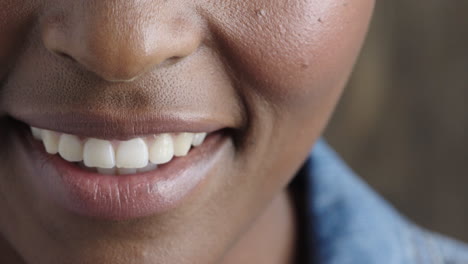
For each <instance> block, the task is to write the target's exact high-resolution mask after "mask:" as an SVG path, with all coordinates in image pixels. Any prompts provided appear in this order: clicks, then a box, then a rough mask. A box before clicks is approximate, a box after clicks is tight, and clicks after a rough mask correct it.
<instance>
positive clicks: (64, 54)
mask: <svg viewBox="0 0 468 264" xmlns="http://www.w3.org/2000/svg"><path fill="white" fill-rule="evenodd" d="M54 53H55V54H57V55H58V56H59V57H62V58H64V59H67V60H71V61H73V62H76V60H75V59H74V58H73V57H72V56H70V55H68V54H67V53H65V52H63V51H55V52H54Z"/></svg>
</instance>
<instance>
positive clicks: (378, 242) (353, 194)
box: [292, 140, 468, 264]
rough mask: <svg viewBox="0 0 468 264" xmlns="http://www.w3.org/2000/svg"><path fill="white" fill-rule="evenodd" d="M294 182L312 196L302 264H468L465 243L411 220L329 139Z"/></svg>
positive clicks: (307, 203)
mask: <svg viewBox="0 0 468 264" xmlns="http://www.w3.org/2000/svg"><path fill="white" fill-rule="evenodd" d="M294 181H295V182H294V183H293V184H292V185H295V186H293V188H295V189H296V190H295V191H298V190H299V191H300V190H302V191H303V192H304V194H305V197H306V201H305V203H303V207H302V208H301V210H303V212H302V213H303V215H304V217H305V223H306V224H305V225H303V228H302V231H301V232H303V234H302V235H303V236H302V237H303V238H304V241H303V244H304V245H305V248H306V250H303V253H304V254H305V255H304V256H303V258H302V259H303V260H304V262H301V263H311V264H312V263H315V264H387V263H388V264H407V263H411V264H413V263H416V264H417V263H421V264H439V263H468V250H466V248H465V247H464V246H462V245H461V244H458V243H457V242H454V241H452V240H448V239H445V238H442V237H439V236H438V235H434V234H431V233H428V232H426V231H423V230H422V229H420V228H418V227H416V226H414V225H413V224H411V223H410V222H409V221H408V220H407V219H405V218H404V217H402V216H401V215H400V214H398V213H397V212H396V211H395V210H394V209H393V208H392V207H391V206H390V205H389V204H388V203H387V202H385V201H384V200H383V199H382V198H380V197H379V196H378V195H377V194H376V193H375V192H374V191H373V190H372V189H371V188H369V186H368V185H366V184H365V183H364V182H363V181H362V180H360V179H359V178H358V177H357V176H356V175H355V174H354V172H353V171H352V170H350V169H349V168H348V167H347V166H346V165H345V164H344V163H343V162H342V161H341V159H340V158H339V157H338V155H337V154H336V153H335V152H334V151H333V150H332V149H330V148H329V147H328V145H327V144H326V143H325V142H324V141H323V140H321V141H319V142H318V143H317V144H316V145H315V147H314V149H313V151H312V153H311V156H310V158H309V159H308V161H307V162H306V163H305V165H304V167H303V168H302V169H301V171H300V172H299V173H298V175H297V177H296V179H295V180H294ZM305 259H307V261H305ZM461 259H463V260H461ZM446 260H453V262H446ZM458 260H461V261H463V262H461V261H460V262H459V261H458ZM464 261H467V262H464Z"/></svg>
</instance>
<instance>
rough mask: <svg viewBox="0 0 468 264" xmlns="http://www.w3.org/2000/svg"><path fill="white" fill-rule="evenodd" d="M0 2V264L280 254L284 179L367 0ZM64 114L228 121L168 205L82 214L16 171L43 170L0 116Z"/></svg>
mask: <svg viewBox="0 0 468 264" xmlns="http://www.w3.org/2000/svg"><path fill="white" fill-rule="evenodd" d="M0 3H1V7H2V8H1V9H0V80H1V83H0V85H1V87H0V115H1V116H2V120H4V121H1V122H2V123H0V127H1V129H2V131H1V134H2V136H3V138H4V139H5V141H4V142H6V143H5V145H4V146H3V147H2V148H1V156H2V159H1V162H2V164H0V210H1V213H0V241H1V242H0V263H13V264H15V263H34V264H48V263H80V264H81V263H116V264H119V263H177V264H184V263H187V264H188V263H190V264H193V263H203V264H205V263H222V264H231V263H247V264H248V263H278V264H279V263H291V261H292V259H293V258H294V246H295V245H294V241H295V238H296V236H297V234H296V232H295V230H297V227H296V226H295V216H294V210H293V205H292V203H291V201H290V198H289V194H288V191H287V188H286V186H287V184H288V183H289V182H290V181H291V179H292V177H293V176H294V174H295V172H296V171H297V170H298V168H299V167H300V165H301V164H302V162H303V161H304V159H305V158H306V157H307V155H308V151H309V149H310V147H311V146H312V145H313V143H314V142H315V141H316V140H317V138H318V137H319V136H320V134H321V132H322V131H323V129H324V127H325V125H326V123H327V121H328V119H329V117H330V115H331V113H332V111H333V108H334V106H335V104H336V102H337V100H338V98H339V95H340V94H341V91H342V88H343V87H344V85H345V83H346V80H347V79H348V76H349V74H350V72H351V69H352V65H353V63H354V62H355V59H356V57H357V54H358V52H359V49H360V47H361V45H362V41H363V39H364V36H365V32H366V30H367V26H368V22H369V20H370V16H371V13H372V8H373V5H374V1H373V0H355V1H347V0H291V1H287V0H224V1H214V0H195V1H194V0H174V1H159V0H157V1H154V0H151V1H150V0H143V1H135V0H0ZM5 7H6V8H5ZM64 112H66V113H76V112H79V113H83V114H92V113H94V114H96V113H98V114H101V115H103V116H107V117H109V118H114V119H115V118H117V120H122V122H121V123H120V126H119V128H118V129H120V130H121V131H124V132H125V131H128V130H131V129H134V128H135V123H132V122H133V121H132V120H135V119H136V118H137V117H139V116H140V117H141V116H144V115H145V114H147V113H154V112H157V113H161V115H171V114H176V115H178V116H181V117H186V118H187V119H189V118H193V117H195V118H199V119H204V120H210V122H217V123H218V124H222V125H223V126H225V127H226V128H229V131H231V134H230V140H231V141H232V144H231V145H230V147H229V150H228V151H227V152H226V153H224V158H223V159H222V161H221V162H219V164H217V165H216V166H215V167H214V168H213V169H212V170H211V171H210V172H209V174H210V175H209V177H208V180H207V181H206V182H204V183H203V184H202V186H200V188H198V189H197V191H196V192H194V193H193V194H191V197H190V199H186V200H185V201H184V202H183V203H181V204H180V205H178V206H177V207H176V208H172V209H170V210H168V211H167V212H164V213H161V214H157V215H152V216H149V217H144V218H141V219H133V220H129V221H105V220H99V219H92V218H87V217H82V216H79V215H76V214H74V213H72V212H68V211H67V210H65V209H63V208H61V207H60V206H58V205H56V204H55V203H51V202H50V201H49V200H48V198H47V197H46V196H44V195H43V192H41V190H40V189H38V188H37V186H36V185H34V184H32V180H31V179H32V177H41V173H43V172H42V171H41V169H40V168H39V167H37V166H36V164H34V162H28V161H29V160H28V157H29V156H28V149H26V148H25V147H24V146H23V145H22V144H21V143H20V142H21V134H20V133H16V130H15V126H14V125H12V122H11V121H10V120H11V118H13V119H15V120H19V121H21V122H24V123H26V124H29V125H34V126H38V127H44V124H45V121H44V120H46V119H47V118H48V117H49V116H50V115H52V114H54V113H64ZM41 125H42V126H41ZM58 126H60V125H58ZM44 128H47V127H44ZM58 128H59V129H60V130H63V132H69V131H66V130H67V127H58ZM58 128H55V129H56V130H57V129H58ZM2 258H3V259H2Z"/></svg>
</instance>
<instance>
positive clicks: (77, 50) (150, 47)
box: [41, 0, 202, 81]
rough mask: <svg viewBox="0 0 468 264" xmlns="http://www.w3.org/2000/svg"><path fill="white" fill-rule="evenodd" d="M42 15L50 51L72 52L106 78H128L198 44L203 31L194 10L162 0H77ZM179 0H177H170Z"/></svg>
mask: <svg viewBox="0 0 468 264" xmlns="http://www.w3.org/2000/svg"><path fill="white" fill-rule="evenodd" d="M59 2H62V3H67V4H66V5H65V4H63V6H62V7H61V8H56V9H55V10H59V11H54V12H52V11H51V12H49V14H48V15H47V16H46V17H45V19H43V20H42V21H43V23H42V25H41V36H42V41H43V43H44V46H45V47H46V48H47V49H48V50H49V51H50V52H52V53H54V54H57V55H60V56H62V57H66V58H71V59H72V60H73V61H75V63H77V64H79V65H81V66H82V67H84V68H85V69H86V70H88V71H91V72H93V73H94V74H96V75H98V76H99V77H101V78H102V79H105V80H107V81H129V80H133V79H135V78H137V77H138V76H140V75H142V74H143V73H145V72H147V71H149V70H150V69H152V68H154V67H157V66H160V65H161V64H163V63H164V62H167V61H177V60H180V59H182V58H184V57H187V56H189V55H190V54H192V53H193V52H194V51H196V50H197V48H198V47H199V45H200V43H201V39H202V36H201V35H202V34H201V30H200V27H197V25H199V23H196V22H195V20H196V19H197V18H196V15H195V12H193V13H191V12H189V10H181V9H182V8H184V7H183V5H180V4H179V5H175V6H170V5H168V4H167V3H166V4H163V3H164V2H167V1H163V0H161V1H158V0H156V1H155V0H101V1H92V0H74V1H59ZM170 2H177V1H170Z"/></svg>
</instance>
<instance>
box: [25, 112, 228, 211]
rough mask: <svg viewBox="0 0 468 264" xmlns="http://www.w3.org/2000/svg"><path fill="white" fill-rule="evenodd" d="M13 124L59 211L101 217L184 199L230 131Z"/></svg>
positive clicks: (37, 179)
mask: <svg viewBox="0 0 468 264" xmlns="http://www.w3.org/2000/svg"><path fill="white" fill-rule="evenodd" d="M18 122H19V121H18ZM19 123H20V124H21V125H20V126H19V127H22V133H20V134H21V135H22V141H23V142H24V143H25V144H23V146H24V150H25V151H24V154H25V155H23V156H24V157H25V158H26V159H30V162H31V164H33V169H34V173H31V174H35V175H31V176H32V178H33V179H32V180H33V182H34V186H36V187H37V188H38V190H39V191H40V192H41V193H42V194H44V195H45V196H46V197H48V198H50V199H51V200H53V201H54V202H55V203H56V204H58V205H59V206H61V207H62V208H64V209H65V210H66V211H69V212H72V213H75V214H79V215H83V216H87V217H92V218H102V219H107V220H129V219H135V218H141V217H145V216H150V215H154V214H161V213H163V212H166V211H168V210H170V209H172V208H174V207H177V206H178V205H179V204H181V203H182V202H183V201H185V200H189V199H188V197H189V196H190V194H192V193H193V192H195V190H197V189H199V188H202V186H203V185H204V184H203V183H204V182H206V181H208V180H210V178H213V177H212V176H211V175H213V174H216V173H215V170H216V169H217V168H218V167H219V164H225V162H227V160H226V159H227V158H228V157H227V154H228V153H229V149H230V146H232V145H231V144H230V142H231V140H230V138H231V137H230V136H229V132H228V131H229V129H217V130H214V131H204V132H200V129H197V130H196V132H191V131H187V132H180V131H178V132H170V131H166V132H164V133H157V134H149V135H141V136H138V137H133V138H132V137H130V138H126V139H125V140H117V139H111V138H107V139H106V138H100V137H87V136H83V135H76V134H69V133H63V132H59V131H53V130H49V129H43V128H38V127H33V126H30V125H27V124H25V123H22V122H19ZM27 127H29V129H26V128H27Z"/></svg>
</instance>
